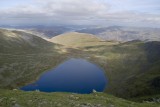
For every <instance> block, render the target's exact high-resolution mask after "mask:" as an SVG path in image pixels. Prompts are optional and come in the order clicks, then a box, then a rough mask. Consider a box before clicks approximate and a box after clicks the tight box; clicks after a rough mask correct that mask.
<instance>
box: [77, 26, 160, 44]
mask: <svg viewBox="0 0 160 107" xmlns="http://www.w3.org/2000/svg"><path fill="white" fill-rule="evenodd" d="M77 32H80V33H89V34H94V35H96V36H98V37H100V38H102V39H104V40H115V41H123V42H126V41H132V40H142V41H160V28H136V27H122V26H110V27H97V28H86V29H82V30H78V31H77Z"/></svg>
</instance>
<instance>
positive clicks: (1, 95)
mask: <svg viewBox="0 0 160 107" xmlns="http://www.w3.org/2000/svg"><path fill="white" fill-rule="evenodd" d="M11 106H16V107H19V106H23V107H158V106H159V104H156V103H135V102H131V101H127V100H124V99H121V98H116V97H114V96H112V95H107V94H104V93H93V94H86V95H85V94H83V95H81V94H72V93H41V92H22V91H18V90H14V91H9V90H0V107H11Z"/></svg>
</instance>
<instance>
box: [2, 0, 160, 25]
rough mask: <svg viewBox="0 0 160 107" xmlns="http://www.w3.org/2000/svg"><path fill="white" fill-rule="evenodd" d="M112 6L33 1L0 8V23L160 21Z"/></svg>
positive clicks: (98, 0)
mask: <svg viewBox="0 0 160 107" xmlns="http://www.w3.org/2000/svg"><path fill="white" fill-rule="evenodd" d="M108 1H109V0H108ZM112 6H114V5H112V4H111V2H107V0H34V2H32V4H27V5H25V4H23V5H16V6H14V7H10V8H7V9H6V8H4V9H1V10H0V19H1V20H0V22H2V23H3V22H7V21H8V20H9V22H14V23H22V22H23V23H40V24H41V23H67V24H73V23H74V24H106V23H109V22H112V23H114V22H115V23H117V22H118V21H119V22H121V23H123V22H124V23H134V22H135V23H139V22H143V23H147V22H150V23H153V24H155V23H157V24H160V15H155V14H148V13H142V12H136V11H130V10H126V11H114V12H113V11H112ZM18 20H19V21H18Z"/></svg>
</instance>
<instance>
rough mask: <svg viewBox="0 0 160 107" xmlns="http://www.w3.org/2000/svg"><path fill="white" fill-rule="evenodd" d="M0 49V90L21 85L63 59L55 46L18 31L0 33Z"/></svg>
mask: <svg viewBox="0 0 160 107" xmlns="http://www.w3.org/2000/svg"><path fill="white" fill-rule="evenodd" d="M24 36H26V37H25V38H24ZM26 38H27V39H26ZM0 50H1V51H0V88H11V89H12V88H17V87H19V86H23V85H24V84H26V83H28V82H31V81H33V80H35V76H36V75H40V74H41V73H43V72H44V71H45V70H48V69H51V68H53V67H55V66H57V65H58V64H59V63H60V62H61V61H63V60H64V59H65V58H64V55H62V54H60V53H59V52H60V51H59V49H58V48H57V46H56V45H55V44H53V43H49V42H47V41H45V40H43V39H41V38H39V37H36V36H34V35H31V34H27V33H25V32H20V31H8V30H0ZM61 55H62V56H61ZM36 78H37V76H36Z"/></svg>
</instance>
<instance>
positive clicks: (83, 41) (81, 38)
mask: <svg viewBox="0 0 160 107" xmlns="http://www.w3.org/2000/svg"><path fill="white" fill-rule="evenodd" d="M100 41H101V40H100V39H99V38H97V37H96V36H94V35H91V34H85V33H77V32H70V33H66V34H62V35H59V36H56V37H53V38H52V39H51V42H53V43H58V44H62V45H65V46H68V47H70V48H71V47H72V48H75V47H85V46H90V43H91V44H94V45H99V44H97V43H100ZM75 42H76V43H75Z"/></svg>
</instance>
